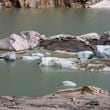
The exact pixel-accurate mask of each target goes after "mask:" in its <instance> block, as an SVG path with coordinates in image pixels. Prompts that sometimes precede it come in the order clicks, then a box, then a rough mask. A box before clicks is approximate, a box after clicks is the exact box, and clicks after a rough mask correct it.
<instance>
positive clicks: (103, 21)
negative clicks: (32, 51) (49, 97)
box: [0, 8, 110, 96]
mask: <svg viewBox="0 0 110 110" xmlns="http://www.w3.org/2000/svg"><path fill="white" fill-rule="evenodd" d="M25 30H35V31H38V32H39V33H42V34H45V35H46V36H47V37H48V36H51V35H56V34H61V33H63V34H72V35H80V34H86V33H90V32H97V33H99V34H102V33H103V32H104V31H109V30H110V10H105V9H102V10H99V9H72V8H56V9H54V8H53V9H15V8H12V9H6V8H0V38H6V37H8V36H9V35H10V34H12V33H20V32H21V31H25ZM64 80H70V81H73V82H75V83H77V87H79V86H84V85H95V86H98V87H101V88H103V89H107V90H109V89H110V72H87V71H86V72H85V71H74V70H66V69H59V68H48V67H39V66H38V65H37V64H36V61H33V62H26V61H16V62H5V61H0V95H14V96H15V95H17V96H41V95H46V94H49V93H52V92H54V91H56V90H58V89H63V88H66V87H64V86H63V85H62V84H61V83H62V81H64Z"/></svg>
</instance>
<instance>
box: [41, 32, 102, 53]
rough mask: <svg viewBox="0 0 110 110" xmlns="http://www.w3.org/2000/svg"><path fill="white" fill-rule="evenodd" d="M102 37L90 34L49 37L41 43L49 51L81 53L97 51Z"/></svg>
mask: <svg viewBox="0 0 110 110" xmlns="http://www.w3.org/2000/svg"><path fill="white" fill-rule="evenodd" d="M99 38H100V36H99V35H98V34H96V33H89V34H86V35H82V36H72V35H64V34H60V35H56V36H52V37H49V38H48V39H47V40H45V41H43V42H41V46H43V47H44V48H46V49H49V50H54V51H55V50H65V51H68V52H79V51H85V50H89V51H95V48H96V45H97V44H98V41H99Z"/></svg>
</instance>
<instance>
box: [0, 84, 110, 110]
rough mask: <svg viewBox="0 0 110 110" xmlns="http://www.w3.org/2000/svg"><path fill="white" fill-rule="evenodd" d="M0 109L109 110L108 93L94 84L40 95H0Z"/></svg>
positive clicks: (109, 94)
mask: <svg viewBox="0 0 110 110" xmlns="http://www.w3.org/2000/svg"><path fill="white" fill-rule="evenodd" d="M0 109H1V110H15V109H16V110H110V93H109V92H107V91H104V90H102V89H100V88H98V87H94V86H84V87H80V88H70V89H64V90H59V91H56V92H55V93H52V94H50V95H46V96H42V97H35V96H33V97H24V96H0Z"/></svg>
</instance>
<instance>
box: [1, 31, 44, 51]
mask: <svg viewBox="0 0 110 110" xmlns="http://www.w3.org/2000/svg"><path fill="white" fill-rule="evenodd" d="M44 39H45V36H44V35H41V34H39V33H38V32H35V31H23V32H21V34H20V35H17V34H12V35H11V36H10V37H9V38H5V39H1V40H0V49H5V50H14V51H21V50H26V49H33V48H35V47H36V46H38V45H39V43H40V40H44Z"/></svg>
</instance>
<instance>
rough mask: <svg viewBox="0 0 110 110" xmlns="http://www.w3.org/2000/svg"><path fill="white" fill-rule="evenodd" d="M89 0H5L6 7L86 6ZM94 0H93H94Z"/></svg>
mask: <svg viewBox="0 0 110 110" xmlns="http://www.w3.org/2000/svg"><path fill="white" fill-rule="evenodd" d="M87 1H89V0H5V1H4V4H5V6H6V7H11V5H13V6H14V7H21V8H24V7H25V8H28V7H29V8H49V7H65V6H68V7H74V8H82V7H86V2H87ZM92 1H93V0H92Z"/></svg>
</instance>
